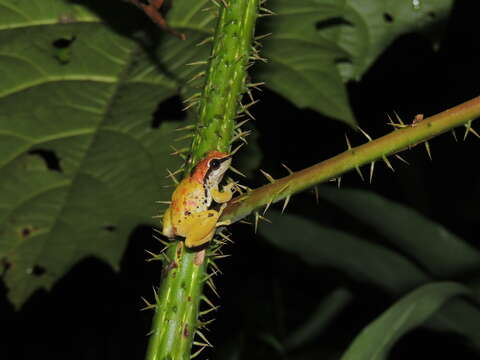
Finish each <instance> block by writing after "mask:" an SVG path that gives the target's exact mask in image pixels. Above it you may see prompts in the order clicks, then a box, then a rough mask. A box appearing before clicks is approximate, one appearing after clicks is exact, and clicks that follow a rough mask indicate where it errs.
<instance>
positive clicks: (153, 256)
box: [145, 249, 160, 262]
mask: <svg viewBox="0 0 480 360" xmlns="http://www.w3.org/2000/svg"><path fill="white" fill-rule="evenodd" d="M145 252H146V253H147V254H148V255H150V256H151V258H149V259H146V260H145V261H146V262H150V261H156V260H160V256H159V255H158V254H155V253H153V252H151V251H149V250H146V249H145Z"/></svg>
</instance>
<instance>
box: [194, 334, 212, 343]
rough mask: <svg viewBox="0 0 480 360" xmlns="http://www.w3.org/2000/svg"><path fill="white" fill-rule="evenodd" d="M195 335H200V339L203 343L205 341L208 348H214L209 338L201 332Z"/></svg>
mask: <svg viewBox="0 0 480 360" xmlns="http://www.w3.org/2000/svg"><path fill="white" fill-rule="evenodd" d="M195 335H198V336H199V337H200V339H202V340H203V341H205V342H206V343H207V344H208V346H212V344H210V342H209V341H208V340H207V338H206V337H205V335H203V333H202V332H201V331H198V330H197V331H196V332H195Z"/></svg>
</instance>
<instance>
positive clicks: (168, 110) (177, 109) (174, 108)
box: [152, 95, 187, 129]
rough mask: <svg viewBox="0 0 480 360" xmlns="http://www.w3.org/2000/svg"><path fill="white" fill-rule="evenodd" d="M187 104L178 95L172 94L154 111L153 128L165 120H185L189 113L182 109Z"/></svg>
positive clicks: (156, 127)
mask: <svg viewBox="0 0 480 360" xmlns="http://www.w3.org/2000/svg"><path fill="white" fill-rule="evenodd" d="M184 107H185V104H184V103H182V98H181V97H180V96H178V95H176V96H172V97H171V98H168V99H167V100H165V101H162V102H161V103H160V104H159V105H158V107H157V109H156V110H155V112H154V113H153V120H152V128H153V129H158V128H159V127H160V124H161V123H162V122H163V121H183V120H185V119H186V118H187V113H186V112H185V111H183V110H182V109H183V108H184Z"/></svg>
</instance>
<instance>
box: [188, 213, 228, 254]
mask: <svg viewBox="0 0 480 360" xmlns="http://www.w3.org/2000/svg"><path fill="white" fill-rule="evenodd" d="M219 216H220V213H219V212H218V211H215V210H208V211H202V212H200V213H198V214H197V216H196V217H195V218H191V219H189V222H190V221H191V223H190V225H191V226H190V228H189V231H188V234H187V236H186V238H185V245H186V246H187V247H188V248H192V247H198V246H201V245H203V244H205V243H208V242H209V241H210V240H212V238H213V235H214V234H215V229H216V227H217V226H216V225H217V221H218V217H219Z"/></svg>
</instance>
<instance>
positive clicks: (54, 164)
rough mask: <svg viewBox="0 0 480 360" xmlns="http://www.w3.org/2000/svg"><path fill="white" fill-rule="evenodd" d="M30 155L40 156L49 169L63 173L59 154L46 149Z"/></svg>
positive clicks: (35, 151)
mask: <svg viewBox="0 0 480 360" xmlns="http://www.w3.org/2000/svg"><path fill="white" fill-rule="evenodd" d="M28 153H29V154H30V155H38V156H40V157H41V158H42V159H43V160H44V161H45V164H46V165H47V167H48V168H49V169H50V170H53V171H58V172H62V171H63V170H62V168H61V167H60V159H59V158H58V156H57V154H56V153H55V152H54V151H51V150H46V149H36V150H32V151H29V152H28Z"/></svg>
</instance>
